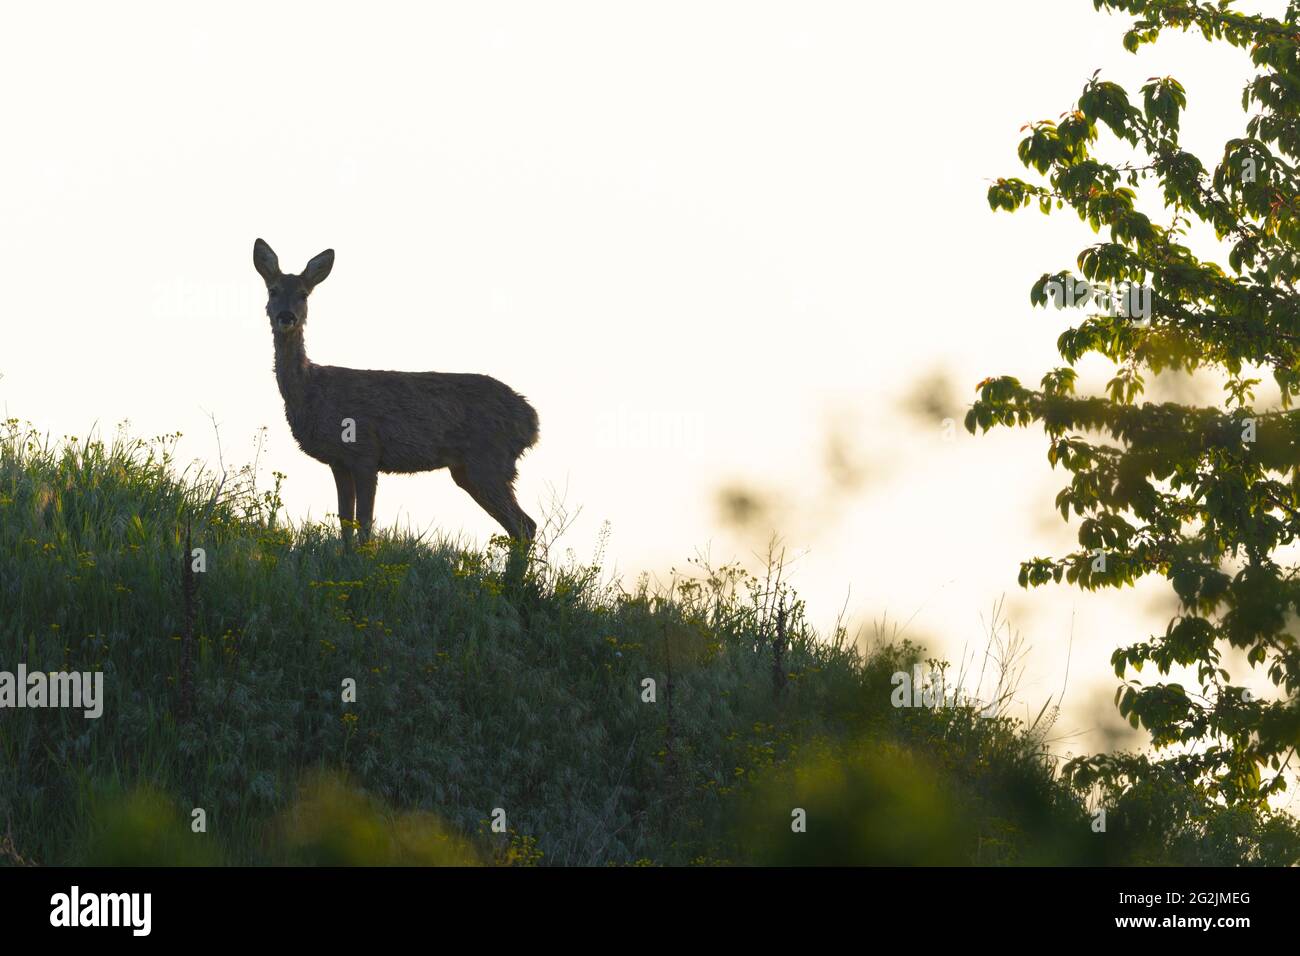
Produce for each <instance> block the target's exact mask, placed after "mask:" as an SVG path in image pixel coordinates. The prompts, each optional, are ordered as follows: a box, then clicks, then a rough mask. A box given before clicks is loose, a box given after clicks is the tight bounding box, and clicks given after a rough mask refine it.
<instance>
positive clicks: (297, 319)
mask: <svg viewBox="0 0 1300 956" xmlns="http://www.w3.org/2000/svg"><path fill="white" fill-rule="evenodd" d="M253 266H254V267H255V268H256V269H257V274H258V275H260V276H261V277H262V280H263V281H264V282H265V283H266V295H267V298H266V314H267V317H268V318H270V320H271V329H272V330H273V331H274V332H276V333H277V334H284V333H289V332H293V331H294V330H295V329H300V328H302V326H303V325H304V323H306V321H307V296H309V295H311V290H312V289H314V288H316V286H318V285H320V283H322V282H324V281H325V277H326V276H328V275H329V274H330V269H332V268H334V250H333V249H326V250H325V251H324V252H322V253H321V254H320V255H318V256H316V257H315V258H313V259H312V260H311V262H309V263H307V268H305V269H303V270H302V273H301V274H300V275H292V274H291V275H285V274H284V273H283V272H281V271H280V260H279V258H278V257H277V256H276V254H275V251H274V250H273V249H272V248H271V247H270V246H268V245H267V244H266V242H265V241H263V240H261V239H258V240H257V241H256V242H255V243H253Z"/></svg>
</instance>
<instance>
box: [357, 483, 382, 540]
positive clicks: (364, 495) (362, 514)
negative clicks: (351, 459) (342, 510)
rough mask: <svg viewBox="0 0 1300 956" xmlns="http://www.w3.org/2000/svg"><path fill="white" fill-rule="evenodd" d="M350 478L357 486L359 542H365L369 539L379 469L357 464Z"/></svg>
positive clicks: (373, 515)
mask: <svg viewBox="0 0 1300 956" xmlns="http://www.w3.org/2000/svg"><path fill="white" fill-rule="evenodd" d="M352 480H353V481H354V482H355V483H356V486H357V523H358V524H359V525H361V543H362V544H365V543H366V542H367V541H369V540H370V526H371V525H372V524H373V523H374V517H375V487H376V485H378V484H379V469H378V468H377V467H375V466H373V465H357V466H355V467H354V468H353V469H352Z"/></svg>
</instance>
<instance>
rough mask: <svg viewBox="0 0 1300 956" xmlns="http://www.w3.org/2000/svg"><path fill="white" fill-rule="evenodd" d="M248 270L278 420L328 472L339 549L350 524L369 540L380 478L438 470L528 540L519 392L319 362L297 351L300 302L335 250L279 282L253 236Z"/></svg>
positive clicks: (524, 409) (528, 440) (533, 421)
mask: <svg viewBox="0 0 1300 956" xmlns="http://www.w3.org/2000/svg"><path fill="white" fill-rule="evenodd" d="M253 265H254V267H256V269H257V272H258V275H260V276H261V277H262V279H263V280H264V281H265V282H266V292H267V300H266V314H267V316H268V317H269V318H270V320H271V332H272V334H273V336H274V339H275V378H276V382H277V383H278V384H279V386H280V394H281V395H282V396H283V397H284V412H285V417H286V418H287V419H288V420H289V429H290V431H292V432H293V437H294V440H296V441H297V442H298V447H299V448H301V449H302V450H303V451H304V452H306V453H307V454H308V455H310V456H311V457H312V458H315V459H316V460H317V461H320V462H324V463H325V464H327V465H329V466H330V470H331V471H333V473H334V483H335V485H336V486H337V488H338V499H339V523H340V525H341V526H342V533H343V542H344V546H345V547H349V548H350V547H351V542H352V525H353V522H354V521H355V523H356V524H357V526H358V527H359V528H360V537H361V541H363V542H364V541H367V540H369V538H370V529H371V524H372V521H373V518H374V510H375V487H376V485H377V483H378V479H379V473H380V472H385V473H389V474H393V473H408V474H409V473H412V472H419V471H434V470H436V469H439V468H446V469H448V470H449V471H450V472H451V477H452V479H453V480H455V482H456V484H458V485H460V487H462V488H464V489H465V490H466V491H467V492H469V495H470V497H471V498H473V499H474V500H475V501H476V502H478V504H479V506H480V507H481V508H482V509H483V510H484V511H486V512H487V513H488V514H489V515H491V516H492V517H493V518H494V519H495V520H496V521H497V522H498V523H499V524H500V525H501V527H503V528H505V530H506V533H507V534H509V535H510V536H511V537H512V538H514V539H515V540H517V541H520V542H524V543H526V542H529V541H531V540H532V538H533V535H534V534H535V533H536V530H537V525H536V523H535V522H534V521H533V519H532V518H530V517H528V515H526V514H525V513H524V510H523V509H522V508H520V507H519V502H518V501H516V500H515V491H514V482H515V476H516V473H517V472H516V465H515V463H516V461H517V460H518V458H519V456H520V455H522V454H523V453H524V452H525V451H527V450H528V449H529V448H531V447H532V446H533V444H534V443H535V442H536V441H537V412H536V411H534V409H533V407H532V406H531V405H529V404H528V401H527V400H526V399H525V398H524V397H523V396H522V395H520V394H518V393H517V392H515V391H514V390H513V389H511V388H509V387H508V386H506V385H504V384H502V383H501V382H498V381H497V380H496V379H494V378H489V377H488V376H486V375H473V374H456V373H446V372H389V371H377V370H370V369H355V368H339V367H336V366H333V365H317V364H315V363H314V362H312V361H310V360H309V359H308V358H307V353H306V351H305V349H304V347H303V326H304V325H305V324H306V322H307V298H308V296H310V295H311V293H312V290H313V289H315V288H316V286H318V285H320V284H321V283H322V282H324V281H325V278H326V276H328V275H329V274H330V270H331V269H332V268H333V267H334V250H333V249H326V250H325V251H324V252H322V253H321V254H320V255H318V256H316V257H315V258H313V259H312V260H311V261H310V262H308V263H307V268H306V269H304V270H303V271H302V273H301V274H300V275H286V274H285V273H283V272H281V271H280V261H279V259H278V258H277V257H276V254H275V252H274V251H272V249H271V247H270V246H269V245H267V244H266V243H265V242H264V241H262V240H261V239H258V240H257V241H256V242H255V243H254V244H253Z"/></svg>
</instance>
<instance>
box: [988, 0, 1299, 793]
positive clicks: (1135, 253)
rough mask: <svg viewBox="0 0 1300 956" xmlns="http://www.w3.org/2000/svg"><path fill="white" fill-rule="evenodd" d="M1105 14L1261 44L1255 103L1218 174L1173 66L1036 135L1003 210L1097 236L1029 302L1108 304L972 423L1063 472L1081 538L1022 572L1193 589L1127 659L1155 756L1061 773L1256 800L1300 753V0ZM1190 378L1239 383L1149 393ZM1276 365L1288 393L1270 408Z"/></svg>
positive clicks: (999, 387) (991, 383)
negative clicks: (1005, 435)
mask: <svg viewBox="0 0 1300 956" xmlns="http://www.w3.org/2000/svg"><path fill="white" fill-rule="evenodd" d="M1093 5H1094V7H1096V8H1097V9H1098V10H1108V11H1116V12H1120V13H1126V14H1129V15H1131V16H1132V17H1133V18H1134V20H1133V23H1132V26H1131V28H1130V29H1129V30H1128V31H1127V33H1126V34H1125V36H1124V46H1125V48H1126V49H1128V50H1129V51H1130V52H1135V53H1136V52H1137V51H1138V50H1139V48H1140V47H1141V46H1142V45H1144V44H1147V43H1152V42H1154V41H1155V40H1156V39H1157V38H1158V37H1159V36H1160V34H1161V33H1162V32H1163V31H1165V30H1169V29H1177V30H1183V31H1188V30H1197V31H1199V32H1200V33H1201V34H1203V35H1204V36H1205V38H1206V39H1207V40H1209V41H1211V42H1226V43H1228V44H1231V45H1232V46H1233V47H1236V48H1239V49H1241V50H1243V51H1246V52H1247V53H1248V54H1249V56H1250V58H1251V61H1252V62H1253V63H1254V65H1255V67H1256V74H1255V76H1254V78H1253V79H1252V80H1251V81H1250V82H1249V83H1248V84H1247V86H1246V88H1245V91H1244V93H1243V97H1242V104H1243V109H1244V110H1245V111H1246V114H1247V115H1246V117H1245V129H1244V133H1243V135H1240V136H1237V137H1235V138H1233V139H1230V140H1228V141H1227V143H1226V144H1225V145H1224V149H1223V154H1222V156H1219V157H1216V158H1212V159H1211V161H1210V163H1209V165H1207V163H1206V162H1205V161H1203V160H1202V159H1201V158H1199V157H1197V156H1195V155H1193V154H1192V153H1191V152H1189V151H1188V150H1186V149H1184V148H1183V147H1182V145H1181V144H1180V142H1179V121H1180V117H1181V116H1182V114H1183V111H1184V109H1185V108H1186V106H1187V96H1186V93H1185V91H1184V89H1183V87H1182V86H1181V85H1180V84H1179V83H1178V81H1177V80H1176V79H1174V78H1172V77H1156V78H1152V79H1150V80H1149V81H1148V82H1147V83H1146V85H1144V86H1143V87H1142V90H1141V95H1140V96H1139V97H1136V98H1135V97H1133V96H1131V95H1130V94H1129V92H1128V91H1127V90H1125V89H1124V88H1123V87H1121V86H1120V85H1118V84H1116V83H1113V82H1108V81H1106V80H1104V79H1102V78H1101V77H1100V75H1099V73H1095V74H1093V76H1092V77H1091V78H1090V79H1089V80H1088V81H1087V82H1086V83H1085V85H1084V87H1083V91H1082V93H1081V95H1080V96H1079V99H1078V102H1077V104H1076V105H1075V106H1074V108H1073V109H1071V110H1069V111H1068V112H1066V113H1064V114H1062V115H1061V117H1060V118H1059V120H1057V121H1055V122H1053V121H1051V120H1043V121H1040V122H1036V123H1031V124H1029V125H1028V126H1026V127H1025V128H1024V132H1025V136H1024V139H1023V141H1022V142H1021V143H1020V147H1019V158H1020V160H1021V162H1022V163H1023V164H1024V165H1025V166H1026V167H1027V168H1028V169H1030V170H1032V171H1035V172H1037V173H1038V174H1039V177H1040V178H1039V179H1038V180H1037V181H1036V182H1033V183H1031V182H1027V181H1024V180H1021V179H1014V178H1008V179H999V180H997V181H996V182H995V183H994V184H993V186H992V187H991V188H990V190H989V196H988V198H989V204H990V206H992V208H993V209H994V210H1008V211H1015V210H1017V209H1021V208H1024V207H1027V206H1033V205H1036V206H1038V208H1039V209H1041V210H1042V211H1043V212H1044V213H1053V212H1056V211H1058V210H1064V209H1066V208H1067V207H1068V208H1069V209H1071V210H1073V211H1074V212H1076V213H1077V214H1078V215H1079V218H1080V219H1082V220H1084V221H1085V222H1087V223H1088V224H1089V225H1090V226H1091V227H1092V230H1093V232H1095V233H1098V234H1099V235H1098V238H1099V241H1097V242H1096V243H1094V244H1093V245H1090V246H1088V247H1087V248H1086V249H1084V250H1083V251H1082V252H1081V253H1080V254H1079V256H1078V260H1077V263H1076V270H1066V271H1062V272H1056V273H1049V274H1046V275H1043V276H1042V277H1041V278H1039V279H1038V281H1037V282H1036V283H1035V284H1034V285H1033V288H1032V290H1031V292H1030V300H1031V302H1032V303H1033V304H1034V305H1036V306H1044V307H1048V306H1052V305H1055V306H1057V307H1066V306H1069V305H1073V304H1076V303H1078V302H1079V300H1080V299H1081V298H1082V296H1081V294H1080V290H1082V292H1083V293H1086V294H1087V296H1088V298H1087V303H1088V305H1089V306H1091V307H1090V308H1085V309H1084V310H1083V313H1082V315H1083V316H1084V317H1083V318H1082V321H1080V322H1079V323H1078V324H1077V325H1074V326H1073V327H1071V328H1069V329H1067V330H1066V331H1065V332H1064V333H1063V334H1062V335H1061V336H1060V338H1059V340H1058V342H1057V347H1058V351H1059V352H1060V355H1061V357H1062V359H1063V360H1064V365H1062V366H1061V367H1059V368H1056V369H1053V370H1051V371H1049V372H1047V374H1045V375H1044V376H1043V378H1042V380H1041V382H1040V383H1039V387H1038V388H1029V387H1026V386H1024V385H1022V384H1021V383H1020V382H1019V381H1017V380H1016V379H1014V378H1011V377H1007V376H1003V377H996V378H989V379H986V380H985V381H983V382H982V383H981V384H980V386H979V387H978V390H979V397H978V400H977V401H976V402H975V403H974V405H973V406H972V407H971V409H970V411H969V413H968V414H967V417H966V427H967V429H968V430H970V431H971V432H972V433H973V432H975V431H976V430H977V429H978V430H982V431H987V430H988V429H990V428H992V427H994V426H998V425H1002V426H1030V425H1033V424H1036V423H1041V424H1042V426H1043V428H1044V431H1045V432H1046V435H1047V437H1048V449H1047V458H1048V461H1049V462H1050V463H1051V466H1052V467H1053V468H1057V467H1060V468H1062V469H1064V470H1065V471H1066V472H1068V474H1069V476H1070V478H1069V483H1068V485H1066V486H1065V487H1064V488H1062V490H1061V491H1060V493H1059V494H1058V496H1057V498H1056V505H1057V508H1058V509H1059V511H1060V512H1061V515H1062V517H1063V518H1065V519H1066V520H1070V519H1071V516H1073V518H1074V519H1076V520H1078V522H1079V523H1078V542H1079V546H1080V547H1079V550H1077V551H1075V552H1074V553H1071V554H1068V555H1065V556H1063V557H1057V558H1041V557H1039V558H1033V559H1032V560H1029V561H1025V562H1023V563H1022V565H1021V570H1020V583H1021V585H1022V586H1025V587H1034V586H1039V585H1045V584H1049V583H1051V582H1057V583H1060V582H1061V581H1062V580H1064V581H1066V582H1068V583H1069V584H1071V585H1076V586H1078V587H1081V588H1084V589H1087V590H1095V589H1097V588H1103V587H1115V588H1118V587H1123V586H1125V585H1131V584H1133V583H1134V582H1135V581H1137V579H1138V578H1141V577H1143V576H1146V575H1160V576H1161V577H1163V578H1165V579H1166V580H1167V581H1168V582H1169V584H1170V585H1171V586H1172V588H1173V590H1174V592H1175V593H1176V595H1177V597H1178V600H1179V602H1180V603H1179V608H1178V611H1177V613H1176V614H1175V616H1174V617H1173V619H1172V620H1171V621H1170V622H1169V625H1168V627H1167V629H1166V630H1165V632H1164V633H1163V634H1156V635H1152V636H1150V637H1148V638H1147V639H1144V640H1140V641H1137V642H1136V643H1132V644H1129V645H1127V646H1123V647H1120V648H1119V649H1118V650H1116V651H1115V653H1114V655H1113V656H1112V663H1113V665H1114V668H1115V673H1116V675H1117V676H1118V677H1120V678H1121V680H1123V681H1124V683H1123V684H1122V685H1121V686H1120V688H1119V690H1118V691H1117V694H1116V701H1117V704H1118V706H1119V709H1120V712H1121V714H1123V715H1124V716H1125V717H1126V718H1127V719H1128V720H1129V722H1130V723H1131V724H1132V725H1133V726H1134V727H1142V728H1145V729H1146V730H1147V731H1148V732H1149V733H1150V734H1151V738H1152V742H1153V744H1154V746H1155V747H1156V749H1157V754H1158V755H1160V759H1158V760H1148V759H1147V758H1146V757H1142V756H1135V755H1131V754H1113V755H1102V756H1097V757H1091V758H1084V759H1079V760H1076V761H1073V762H1072V763H1071V764H1069V765H1068V766H1067V773H1068V774H1070V775H1071V776H1072V777H1073V779H1074V780H1075V782H1076V783H1078V784H1080V785H1085V786H1086V785H1091V784H1100V785H1102V786H1105V787H1108V788H1110V789H1111V790H1112V791H1114V792H1125V790H1126V788H1127V789H1128V790H1130V791H1131V790H1133V789H1134V788H1137V787H1140V786H1142V785H1145V784H1149V783H1150V781H1151V780H1152V779H1153V778H1154V777H1156V776H1163V777H1165V778H1180V779H1183V780H1186V781H1193V782H1195V783H1198V784H1199V785H1200V786H1201V788H1202V792H1204V793H1205V795H1206V796H1207V798H1209V799H1211V800H1220V801H1225V802H1227V803H1229V804H1232V805H1238V806H1243V807H1245V806H1254V807H1256V808H1260V809H1262V808H1263V807H1264V806H1265V805H1266V801H1267V798H1268V796H1269V795H1270V794H1273V793H1275V792H1277V791H1279V790H1284V789H1285V788H1286V778H1285V771H1286V769H1287V767H1288V766H1289V765H1290V764H1291V762H1292V759H1293V758H1294V756H1295V750H1296V746H1297V744H1298V743H1300V704H1298V701H1300V695H1298V694H1297V691H1300V648H1298V647H1297V641H1296V636H1295V634H1296V619H1297V618H1296V615H1297V613H1298V612H1300V564H1297V561H1296V558H1295V551H1294V550H1293V549H1291V547H1290V546H1292V545H1293V544H1295V543H1296V541H1297V538H1300V414H1298V413H1297V412H1296V411H1294V410H1293V409H1292V403H1293V400H1294V399H1295V397H1296V395H1297V393H1298V392H1300V293H1298V292H1297V289H1296V283H1297V281H1300V254H1298V253H1300V246H1298V244H1297V239H1298V238H1300V172H1298V171H1297V165H1296V164H1297V160H1298V158H1300V0H1292V2H1291V3H1290V5H1289V6H1288V8H1287V11H1286V15H1285V17H1284V18H1283V19H1281V20H1278V19H1272V18H1268V17H1264V16H1259V15H1247V14H1243V13H1239V12H1237V11H1234V10H1232V9H1230V8H1231V7H1232V5H1233V0H1221V2H1218V3H1196V2H1191V0H1093ZM1106 150H1110V151H1112V152H1113V153H1116V154H1122V158H1121V160H1120V161H1115V162H1109V161H1107V160H1106V159H1104V158H1103V152H1104V151H1106ZM1142 206H1148V207H1151V210H1152V211H1151V212H1144V211H1143V209H1142V208H1141V207H1142ZM1196 223H1203V224H1206V225H1208V226H1209V227H1211V228H1212V229H1213V231H1214V233H1215V235H1216V236H1217V237H1218V239H1219V240H1220V247H1219V248H1221V249H1222V250H1223V251H1224V252H1226V261H1227V267H1226V268H1224V267H1223V266H1220V265H1218V264H1216V263H1215V262H1212V261H1206V260H1203V259H1201V258H1199V257H1198V256H1197V255H1196V254H1194V253H1193V251H1192V249H1191V248H1189V245H1188V238H1189V232H1190V231H1191V229H1192V228H1193V226H1194V225H1195V224H1196ZM1085 282H1086V283H1087V284H1086V285H1085V284H1084V283H1085ZM1098 289H1102V290H1105V291H1106V294H1099V293H1098V292H1097V290H1098ZM1092 353H1096V354H1098V355H1101V356H1104V357H1105V358H1106V359H1107V360H1109V361H1110V362H1111V363H1112V364H1113V367H1114V374H1113V377H1112V378H1111V379H1110V381H1109V383H1108V384H1107V386H1106V389H1105V394H1104V395H1084V394H1079V393H1077V392H1076V366H1077V365H1078V364H1079V363H1080V362H1081V360H1083V359H1084V358H1085V357H1086V356H1088V355H1090V354H1092ZM1197 369H1204V370H1210V371H1213V372H1217V373H1219V374H1220V375H1221V376H1222V379H1223V382H1224V389H1223V394H1222V398H1221V400H1220V401H1219V402H1217V403H1216V404H1215V405H1213V406H1210V407H1190V406H1187V405H1182V404H1176V403H1171V402H1164V403H1155V402H1149V401H1142V400H1141V399H1142V396H1143V392H1144V388H1145V384H1146V377H1147V376H1148V375H1151V374H1155V373H1159V372H1162V371H1168V370H1173V371H1182V372H1192V371H1195V370H1197ZM1264 375H1267V376H1270V377H1271V378H1272V379H1273V381H1274V382H1276V384H1277V387H1278V389H1279V390H1280V392H1281V401H1280V404H1273V405H1272V406H1269V407H1256V390H1257V387H1258V386H1259V385H1260V383H1261V381H1262V379H1261V378H1260V377H1259V376H1264ZM1261 404H1262V403H1261ZM1228 648H1239V649H1241V650H1243V651H1244V652H1245V654H1246V659H1247V660H1248V661H1249V665H1250V667H1251V668H1252V669H1253V670H1255V671H1258V670H1262V671H1263V672H1264V673H1266V674H1267V677H1268V679H1269V680H1270V681H1271V682H1272V685H1273V686H1274V687H1275V688H1276V691H1275V693H1273V694H1268V695H1259V697H1264V698H1267V699H1259V698H1257V697H1256V696H1254V695H1251V694H1249V693H1246V692H1245V691H1244V688H1243V687H1241V686H1240V685H1239V684H1234V683H1233V675H1232V674H1230V673H1229V671H1228V670H1227V669H1226V668H1225V667H1224V666H1223V661H1222V659H1223V657H1224V654H1225V652H1226V651H1227V649H1228ZM1148 664H1149V665H1153V668H1152V669H1154V670H1155V671H1156V672H1157V674H1158V677H1157V679H1155V680H1154V681H1153V682H1149V683H1144V682H1142V681H1140V680H1139V678H1138V675H1137V672H1140V671H1142V669H1143V667H1144V665H1148ZM1175 665H1183V666H1187V667H1190V668H1192V669H1193V670H1194V672H1195V674H1196V678H1197V683H1198V685H1199V686H1197V687H1184V686H1182V685H1180V684H1178V683H1174V682H1172V681H1169V680H1168V677H1169V672H1170V670H1171V668H1172V667H1174V666H1175ZM1146 676H1147V677H1148V679H1149V680H1150V679H1151V676H1152V675H1151V673H1150V671H1148V672H1147V675H1146ZM1236 676H1237V679H1238V680H1240V679H1241V676H1242V675H1240V674H1238V675H1236Z"/></svg>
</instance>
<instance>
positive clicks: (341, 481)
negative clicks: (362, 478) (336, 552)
mask: <svg viewBox="0 0 1300 956" xmlns="http://www.w3.org/2000/svg"><path fill="white" fill-rule="evenodd" d="M330 471H332V472H334V487H335V488H337V489H338V493H339V528H340V529H341V530H342V532H343V547H344V548H350V547H351V546H352V523H353V519H354V517H355V512H354V509H355V507H356V502H357V490H356V485H355V484H354V483H353V481H352V472H351V471H349V470H348V469H347V468H344V467H343V466H342V465H330Z"/></svg>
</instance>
